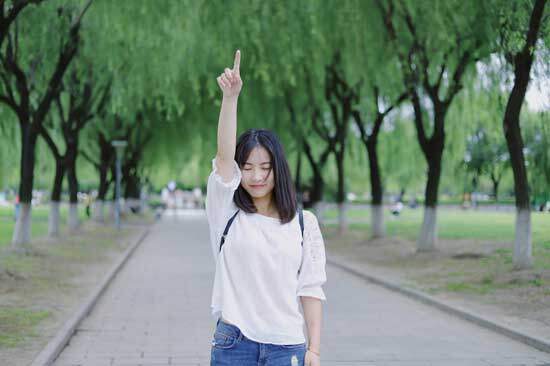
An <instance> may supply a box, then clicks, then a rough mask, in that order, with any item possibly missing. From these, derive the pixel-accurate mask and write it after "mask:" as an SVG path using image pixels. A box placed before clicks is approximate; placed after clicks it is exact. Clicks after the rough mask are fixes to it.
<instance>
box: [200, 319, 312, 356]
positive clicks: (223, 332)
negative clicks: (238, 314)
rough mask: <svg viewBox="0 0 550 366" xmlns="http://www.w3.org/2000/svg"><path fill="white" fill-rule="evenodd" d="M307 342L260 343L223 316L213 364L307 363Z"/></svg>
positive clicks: (216, 333) (216, 338)
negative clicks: (305, 360)
mask: <svg viewBox="0 0 550 366" xmlns="http://www.w3.org/2000/svg"><path fill="white" fill-rule="evenodd" d="M305 355H306V344H305V343H300V344H289V345H280V344H271V343H259V342H255V341H253V340H251V339H248V338H246V337H245V335H244V334H242V333H241V330H240V329H239V328H238V327H237V326H235V325H233V324H228V323H225V322H224V321H223V320H221V319H219V320H218V324H217V326H216V331H215V333H214V337H213V339H212V347H211V351H210V366H304V357H305Z"/></svg>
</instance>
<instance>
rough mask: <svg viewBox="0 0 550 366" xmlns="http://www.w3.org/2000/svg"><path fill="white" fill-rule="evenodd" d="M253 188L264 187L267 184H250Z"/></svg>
mask: <svg viewBox="0 0 550 366" xmlns="http://www.w3.org/2000/svg"><path fill="white" fill-rule="evenodd" d="M250 186H251V187H252V188H262V187H265V184H260V185H257V186H254V185H250Z"/></svg>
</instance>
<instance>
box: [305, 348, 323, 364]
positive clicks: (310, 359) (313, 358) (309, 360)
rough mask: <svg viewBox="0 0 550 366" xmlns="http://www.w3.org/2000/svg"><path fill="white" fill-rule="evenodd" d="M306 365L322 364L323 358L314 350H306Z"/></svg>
mask: <svg viewBox="0 0 550 366" xmlns="http://www.w3.org/2000/svg"><path fill="white" fill-rule="evenodd" d="M304 366H321V358H320V357H319V356H317V355H316V354H315V353H313V352H310V351H306V357H305V359H304Z"/></svg>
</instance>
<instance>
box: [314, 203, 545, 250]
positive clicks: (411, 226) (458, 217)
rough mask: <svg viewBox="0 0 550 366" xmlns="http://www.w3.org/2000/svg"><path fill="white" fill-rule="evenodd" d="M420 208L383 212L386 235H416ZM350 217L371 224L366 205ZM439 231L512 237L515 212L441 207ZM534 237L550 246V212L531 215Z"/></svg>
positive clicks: (452, 234)
mask: <svg viewBox="0 0 550 366" xmlns="http://www.w3.org/2000/svg"><path fill="white" fill-rule="evenodd" d="M422 213H423V210H422V208H418V209H415V210H411V209H405V210H403V211H402V212H401V215H400V216H398V217H395V216H393V215H391V214H390V213H389V212H386V215H385V220H386V227H387V231H388V234H389V235H394V236H400V237H404V238H406V239H410V240H414V239H416V237H417V235H418V233H419V232H420V226H421V224H422ZM336 217H337V210H336V209H330V210H327V211H325V218H327V219H331V218H336ZM348 217H349V218H361V219H365V220H366V222H365V224H363V223H361V224H352V225H351V226H352V227H353V226H355V227H363V228H364V227H366V228H367V229H368V228H369V226H370V221H369V220H370V212H369V210H368V209H350V211H349V214H348ZM437 220H438V222H437V228H438V234H439V236H440V237H441V238H446V239H487V240H506V241H513V238H514V224H515V213H508V212H482V211H460V210H445V209H440V210H439V211H438V215H437ZM531 225H532V235H533V241H534V242H539V243H541V244H543V245H545V246H546V245H548V246H550V214H547V213H546V214H545V213H535V212H534V213H533V214H532V215H531Z"/></svg>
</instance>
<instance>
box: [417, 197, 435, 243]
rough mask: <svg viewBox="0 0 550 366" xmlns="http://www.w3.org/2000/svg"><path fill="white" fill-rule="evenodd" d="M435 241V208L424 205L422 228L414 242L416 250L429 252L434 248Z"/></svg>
mask: <svg viewBox="0 0 550 366" xmlns="http://www.w3.org/2000/svg"><path fill="white" fill-rule="evenodd" d="M436 242H437V208H436V207H424V219H423V221H422V229H421V230H420V236H419V237H418V241H417V243H416V249H417V251H418V252H429V251H432V250H435V246H436Z"/></svg>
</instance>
